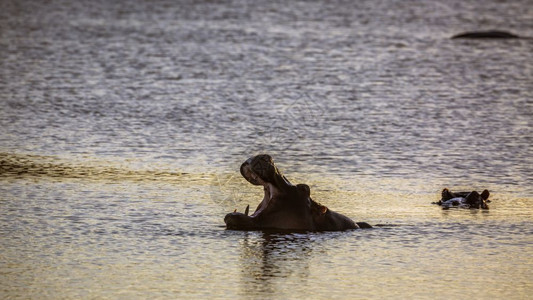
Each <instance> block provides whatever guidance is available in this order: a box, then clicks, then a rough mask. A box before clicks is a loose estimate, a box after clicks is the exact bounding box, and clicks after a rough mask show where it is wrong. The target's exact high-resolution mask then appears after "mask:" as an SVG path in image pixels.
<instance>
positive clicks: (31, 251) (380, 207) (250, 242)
mask: <svg viewBox="0 0 533 300" xmlns="http://www.w3.org/2000/svg"><path fill="white" fill-rule="evenodd" d="M0 162H1V163H0V170H1V172H0V180H2V181H3V187H2V188H3V191H4V192H5V194H4V195H3V196H2V198H1V202H0V205H1V208H2V215H1V217H2V219H1V220H0V225H1V226H0V228H1V230H2V236H3V239H2V240H1V241H0V245H1V246H2V247H1V248H2V252H1V256H0V264H1V269H2V276H3V283H4V285H5V292H3V294H2V295H3V296H7V297H8V298H50V299H52V298H148V297H154V295H156V296H155V297H156V298H183V297H186V298H202V297H203V298H207V297H209V298H213V297H220V298H232V299H234V298H239V297H242V298H265V297H266V298H268V297H273V298H291V297H296V298H306V299H308V298H309V299H312V298H315V299H324V298H376V297H379V298H394V297H395V296H397V295H398V294H400V295H402V296H403V297H407V298H416V297H418V298H431V297H433V296H434V295H435V291H439V296H442V297H443V298H463V297H464V296H465V295H468V296H469V297H470V296H472V297H474V296H475V297H480V298H489V297H496V298H517V299H520V298H526V297H527V295H528V294H529V293H530V292H531V290H532V286H531V283H530V280H529V279H530V278H531V276H532V275H533V274H532V271H531V270H532V269H531V268H530V266H531V264H532V263H533V260H532V258H531V257H532V256H531V244H532V243H533V240H532V238H531V237H532V235H531V220H532V219H533V214H532V210H531V209H530V208H529V204H530V203H531V200H532V199H530V198H527V197H517V196H516V195H515V194H513V193H502V192H498V189H496V192H494V193H493V194H492V195H491V198H490V199H492V200H493V202H492V203H491V209H490V210H489V211H483V210H458V209H456V210H452V209H451V210H442V209H441V208H440V207H438V206H434V205H431V202H432V201H436V200H438V198H439V193H440V189H441V188H442V186H441V185H440V184H439V182H434V181H431V180H418V179H409V178H371V177H367V178H364V177H363V178H357V177H353V178H343V177H337V176H335V175H331V174H329V175H328V176H324V175H323V174H303V173H294V174H292V173H290V172H289V174H287V177H288V179H289V180H290V181H291V182H292V183H294V184H296V183H307V184H309V185H310V186H311V196H312V197H313V199H315V200H316V201H318V202H321V203H323V204H324V205H327V206H328V207H330V209H332V210H335V211H338V212H341V213H343V214H346V215H348V216H349V217H351V218H353V219H355V220H356V221H366V222H369V223H371V224H373V225H376V224H382V225H385V226H376V227H375V228H374V229H370V230H356V231H348V232H332V233H298V234H297V233H292V234H283V233H268V232H238V231H226V230H224V227H223V225H224V224H223V216H224V214H225V213H227V212H229V211H233V209H234V208H237V209H238V210H239V211H242V210H243V209H244V207H245V206H246V205H247V204H250V206H251V207H252V208H253V207H254V206H255V205H257V204H258V203H259V201H260V200H261V199H262V197H263V195H262V194H263V191H262V189H261V187H257V186H252V185H250V184H248V183H247V182H246V181H245V180H243V179H242V177H241V176H240V174H238V171H237V170H236V171H235V172H231V173H216V172H213V173H198V174H193V173H180V172H174V171H164V170H143V169H138V170H134V169H129V168H125V167H123V166H120V165H114V164H112V163H106V162H103V163H102V162H98V161H90V160H88V161H86V162H84V163H83V164H81V163H80V164H78V163H73V162H69V161H67V160H62V159H59V158H55V157H50V156H31V155H20V154H5V153H4V154H1V155H0ZM459 188H460V187H459ZM464 188H467V187H464ZM0 294H1V292H0Z"/></svg>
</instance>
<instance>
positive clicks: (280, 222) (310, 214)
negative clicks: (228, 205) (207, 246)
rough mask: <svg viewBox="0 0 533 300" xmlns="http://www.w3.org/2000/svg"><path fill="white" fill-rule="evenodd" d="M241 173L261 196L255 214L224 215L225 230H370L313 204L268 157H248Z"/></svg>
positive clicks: (302, 188)
mask: <svg viewBox="0 0 533 300" xmlns="http://www.w3.org/2000/svg"><path fill="white" fill-rule="evenodd" d="M241 174H242V176H243V177H244V178H245V179H246V180H248V181H249V182H250V183H251V184H253V185H262V186H263V187H264V191H265V197H264V198H263V201H261V203H260V204H259V206H258V207H257V209H256V210H255V212H254V213H253V214H252V215H251V216H248V209H249V206H248V207H246V210H245V213H244V214H243V213H238V212H236V211H235V212H233V213H229V214H227V215H226V217H225V218H224V222H225V223H226V227H227V228H228V229H240V230H254V229H281V230H301V231H333V230H346V229H356V228H371V227H372V226H370V225H369V224H367V223H365V222H359V223H355V222H353V221H352V220H350V219H349V218H348V217H346V216H343V215H341V214H339V213H336V212H334V211H332V210H330V209H328V208H327V207H325V206H323V205H320V204H319V203H316V202H315V201H313V200H312V199H311V197H310V189H309V186H308V185H306V184H298V185H296V186H295V185H292V184H291V183H290V182H289V181H288V180H287V178H285V176H283V175H282V174H281V173H280V172H279V170H278V168H277V167H276V166H275V165H274V162H273V161H272V158H271V157H270V156H269V155H266V154H264V155H258V156H254V157H251V158H250V159H248V160H247V161H245V162H244V163H243V164H242V165H241Z"/></svg>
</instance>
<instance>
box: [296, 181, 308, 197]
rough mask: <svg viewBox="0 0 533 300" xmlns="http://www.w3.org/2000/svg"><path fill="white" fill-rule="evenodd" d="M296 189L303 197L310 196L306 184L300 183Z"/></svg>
mask: <svg viewBox="0 0 533 300" xmlns="http://www.w3.org/2000/svg"><path fill="white" fill-rule="evenodd" d="M296 187H297V188H298V191H300V193H302V194H304V196H305V197H310V196H311V189H310V188H309V186H308V185H307V184H303V183H300V184H297V185H296Z"/></svg>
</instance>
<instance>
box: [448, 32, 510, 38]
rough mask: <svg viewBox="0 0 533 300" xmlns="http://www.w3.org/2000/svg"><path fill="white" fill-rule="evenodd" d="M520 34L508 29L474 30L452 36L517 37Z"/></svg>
mask: <svg viewBox="0 0 533 300" xmlns="http://www.w3.org/2000/svg"><path fill="white" fill-rule="evenodd" d="M517 38H519V36H518V35H516V34H512V33H510V32H507V31H497V30H489V31H472V32H465V33H461V34H457V35H454V36H452V39H517Z"/></svg>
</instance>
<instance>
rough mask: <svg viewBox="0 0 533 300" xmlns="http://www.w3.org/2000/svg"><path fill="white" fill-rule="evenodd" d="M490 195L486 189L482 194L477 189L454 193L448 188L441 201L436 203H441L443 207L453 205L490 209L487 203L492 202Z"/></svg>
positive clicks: (444, 190)
mask: <svg viewBox="0 0 533 300" xmlns="http://www.w3.org/2000/svg"><path fill="white" fill-rule="evenodd" d="M489 195H490V193H489V191H488V190H484V191H483V192H481V194H480V193H478V192H476V191H472V192H455V193H452V192H451V191H450V190H448V189H443V190H442V193H441V199H440V201H439V202H435V204H438V205H441V206H442V208H443V209H449V208H451V207H461V208H478V209H479V208H481V209H489V206H488V205H487V203H489V202H490V200H488V199H489Z"/></svg>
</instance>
